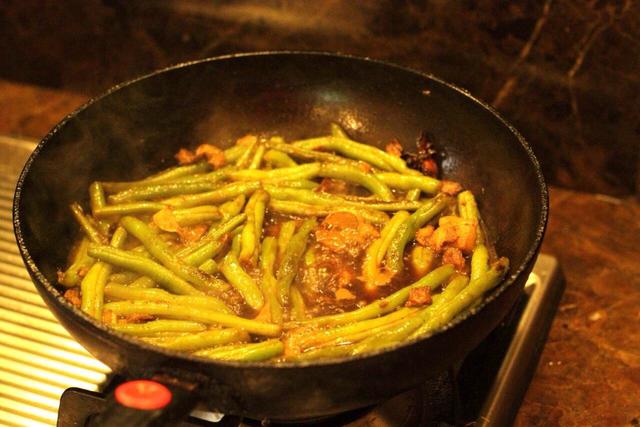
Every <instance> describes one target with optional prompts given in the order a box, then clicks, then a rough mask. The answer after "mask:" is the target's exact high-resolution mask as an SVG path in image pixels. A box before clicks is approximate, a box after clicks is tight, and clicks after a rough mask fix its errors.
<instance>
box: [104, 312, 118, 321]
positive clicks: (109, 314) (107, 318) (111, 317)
mask: <svg viewBox="0 0 640 427" xmlns="http://www.w3.org/2000/svg"><path fill="white" fill-rule="evenodd" d="M117 320H118V316H117V315H116V314H115V313H114V312H113V311H111V310H103V311H102V323H106V324H107V325H109V324H112V323H115V322H116V321H117Z"/></svg>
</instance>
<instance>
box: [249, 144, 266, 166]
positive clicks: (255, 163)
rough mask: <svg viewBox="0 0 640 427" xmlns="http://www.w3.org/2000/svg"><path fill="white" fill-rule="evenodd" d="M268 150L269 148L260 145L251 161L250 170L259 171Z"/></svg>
mask: <svg viewBox="0 0 640 427" xmlns="http://www.w3.org/2000/svg"><path fill="white" fill-rule="evenodd" d="M266 150H267V147H266V146H265V145H264V144H260V145H258V148H256V152H255V153H254V154H253V158H252V159H251V163H249V169H258V168H259V167H260V163H262V158H263V157H264V153H265V151H266Z"/></svg>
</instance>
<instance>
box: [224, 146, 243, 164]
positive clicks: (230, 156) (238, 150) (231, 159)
mask: <svg viewBox="0 0 640 427" xmlns="http://www.w3.org/2000/svg"><path fill="white" fill-rule="evenodd" d="M246 150H247V147H245V146H243V145H233V146H231V147H229V148H227V149H226V150H224V160H225V162H226V163H235V162H236V161H237V160H238V159H239V158H240V156H242V154H243V153H244V152H245V151H246Z"/></svg>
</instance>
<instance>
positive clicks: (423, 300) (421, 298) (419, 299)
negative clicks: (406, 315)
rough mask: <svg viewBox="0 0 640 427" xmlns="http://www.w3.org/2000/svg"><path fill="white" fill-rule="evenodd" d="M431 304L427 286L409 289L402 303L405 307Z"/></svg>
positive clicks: (429, 291) (429, 290)
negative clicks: (407, 295) (406, 297)
mask: <svg viewBox="0 0 640 427" xmlns="http://www.w3.org/2000/svg"><path fill="white" fill-rule="evenodd" d="M427 304H431V289H430V288H428V287H427V286H423V287H420V288H412V289H410V290H409V298H408V299H407V302H405V303H404V306H405V307H420V306H423V305H427Z"/></svg>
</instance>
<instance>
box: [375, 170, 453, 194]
mask: <svg viewBox="0 0 640 427" xmlns="http://www.w3.org/2000/svg"><path fill="white" fill-rule="evenodd" d="M376 178H378V179H379V180H380V181H382V182H384V183H385V184H386V185H388V186H389V187H391V188H395V189H397V190H403V191H411V190H414V189H418V190H420V191H423V192H425V193H427V194H436V193H437V192H438V191H440V187H442V182H441V181H439V180H437V179H435V178H431V177H430V176H426V175H420V176H414V175H401V174H399V173H377V174H376Z"/></svg>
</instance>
